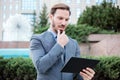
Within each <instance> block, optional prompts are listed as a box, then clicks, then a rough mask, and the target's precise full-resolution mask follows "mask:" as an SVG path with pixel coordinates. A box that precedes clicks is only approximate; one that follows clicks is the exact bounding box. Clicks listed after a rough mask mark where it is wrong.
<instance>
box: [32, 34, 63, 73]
mask: <svg viewBox="0 0 120 80" xmlns="http://www.w3.org/2000/svg"><path fill="white" fill-rule="evenodd" d="M30 51H31V58H32V61H33V64H34V66H35V68H36V69H37V70H38V71H39V72H40V73H46V72H47V70H48V69H50V68H51V67H52V66H53V65H54V64H55V63H56V61H57V60H58V59H59V58H60V56H61V55H62V54H63V51H64V49H63V48H62V47H61V46H60V45H59V44H57V43H56V44H55V45H54V46H53V47H52V48H51V50H50V51H49V52H48V53H46V52H45V49H44V47H43V45H42V42H41V41H40V40H39V39H38V38H37V37H35V36H34V37H32V39H31V41H30ZM41 65H42V66H41Z"/></svg>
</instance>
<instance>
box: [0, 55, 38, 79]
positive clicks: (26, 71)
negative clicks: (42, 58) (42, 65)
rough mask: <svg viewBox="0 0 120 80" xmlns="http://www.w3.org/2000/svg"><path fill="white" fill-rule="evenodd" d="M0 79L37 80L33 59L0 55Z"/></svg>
mask: <svg viewBox="0 0 120 80" xmlns="http://www.w3.org/2000/svg"><path fill="white" fill-rule="evenodd" d="M0 80H36V71H35V68H34V66H33V63H32V61H31V59H30V58H22V57H18V58H9V59H4V58H2V57H0Z"/></svg>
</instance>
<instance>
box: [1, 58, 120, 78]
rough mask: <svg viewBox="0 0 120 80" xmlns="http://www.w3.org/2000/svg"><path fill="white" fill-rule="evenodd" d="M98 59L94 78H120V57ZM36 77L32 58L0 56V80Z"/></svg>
mask: <svg viewBox="0 0 120 80" xmlns="http://www.w3.org/2000/svg"><path fill="white" fill-rule="evenodd" d="M87 58H88V57H87ZM90 58H94V57H90ZM95 59H96V58H95ZM97 59H99V60H100V63H99V64H98V65H97V66H96V68H95V72H96V74H95V77H94V79H93V80H120V57H100V58H99V57H98V58H97ZM35 79H36V70H35V68H34V66H33V64H32V61H31V59H30V58H22V57H18V58H9V59H4V58H2V57H0V80H35Z"/></svg>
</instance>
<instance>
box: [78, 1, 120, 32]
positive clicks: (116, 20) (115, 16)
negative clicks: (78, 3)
mask: <svg viewBox="0 0 120 80" xmlns="http://www.w3.org/2000/svg"><path fill="white" fill-rule="evenodd" d="M77 24H89V25H90V26H95V27H100V28H102V29H106V30H114V31H115V32H118V31H120V9H119V7H115V6H114V5H113V4H112V3H111V2H106V1H105V0H104V1H103V3H101V4H100V5H95V6H92V7H86V10H85V11H84V12H83V14H82V15H81V16H80V17H79V19H78V22H77Z"/></svg>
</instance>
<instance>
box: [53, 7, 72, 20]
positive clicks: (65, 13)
mask: <svg viewBox="0 0 120 80" xmlns="http://www.w3.org/2000/svg"><path fill="white" fill-rule="evenodd" d="M54 16H61V17H66V18H69V16H70V14H69V11H68V10H64V9H57V10H56V12H55V14H54Z"/></svg>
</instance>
